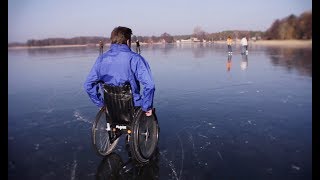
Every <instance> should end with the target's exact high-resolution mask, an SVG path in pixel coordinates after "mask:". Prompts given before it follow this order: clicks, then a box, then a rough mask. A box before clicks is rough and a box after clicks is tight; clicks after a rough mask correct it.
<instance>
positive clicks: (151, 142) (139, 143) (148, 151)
mask: <svg viewBox="0 0 320 180" xmlns="http://www.w3.org/2000/svg"><path fill="white" fill-rule="evenodd" d="M132 129H133V131H132V139H131V140H130V148H131V152H132V157H133V159H135V160H136V161H137V162H139V163H147V162H149V160H150V158H151V157H152V155H153V154H154V152H155V150H156V147H157V145H158V134H159V125H158V121H157V118H156V115H155V113H153V115H152V116H149V117H147V116H146V115H145V114H144V112H143V111H142V110H140V111H139V112H138V115H137V117H136V118H134V120H133V124H132Z"/></svg>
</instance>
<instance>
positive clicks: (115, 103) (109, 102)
mask: <svg viewBox="0 0 320 180" xmlns="http://www.w3.org/2000/svg"><path fill="white" fill-rule="evenodd" d="M103 90H104V103H105V105H106V106H107V109H108V112H109V115H110V118H111V121H112V122H113V123H119V124H126V123H128V122H131V121H132V116H133V112H134V106H133V96H132V91H131V86H130V84H129V83H128V82H127V83H125V84H124V85H123V86H112V85H107V84H103Z"/></svg>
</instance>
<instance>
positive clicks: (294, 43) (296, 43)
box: [8, 39, 312, 50]
mask: <svg viewBox="0 0 320 180" xmlns="http://www.w3.org/2000/svg"><path fill="white" fill-rule="evenodd" d="M195 43H199V42H195ZM214 43H217V44H225V43H226V42H225V41H214ZM234 43H235V44H240V40H238V41H235V42H234ZM142 44H148V43H142ZM152 44H158V43H152ZM160 44H161V43H160ZM248 45H249V46H252V45H258V46H285V47H305V48H312V39H310V40H257V41H252V40H250V41H248ZM98 46H99V45H98V44H97V45H95V44H85V45H79V44H74V45H52V46H32V47H28V46H15V47H8V50H9V49H39V48H70V47H98ZM105 46H110V44H105Z"/></svg>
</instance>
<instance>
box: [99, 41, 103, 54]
mask: <svg viewBox="0 0 320 180" xmlns="http://www.w3.org/2000/svg"><path fill="white" fill-rule="evenodd" d="M99 48H100V49H99V54H100V55H101V54H102V53H103V42H102V41H99Z"/></svg>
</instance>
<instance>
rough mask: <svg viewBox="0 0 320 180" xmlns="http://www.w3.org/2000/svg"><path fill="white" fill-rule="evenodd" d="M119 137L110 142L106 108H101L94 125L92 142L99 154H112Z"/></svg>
mask: <svg viewBox="0 0 320 180" xmlns="http://www.w3.org/2000/svg"><path fill="white" fill-rule="evenodd" d="M118 141H119V138H117V139H116V140H114V141H113V142H112V143H110V136H109V132H108V131H107V118H106V109H105V108H101V110H100V111H99V112H98V114H97V116H96V119H95V121H94V123H93V126H92V143H93V147H94V149H95V150H96V151H97V153H98V154H99V155H102V156H106V155H108V154H110V153H111V152H112V151H113V149H114V148H115V147H116V145H117V144H118Z"/></svg>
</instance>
